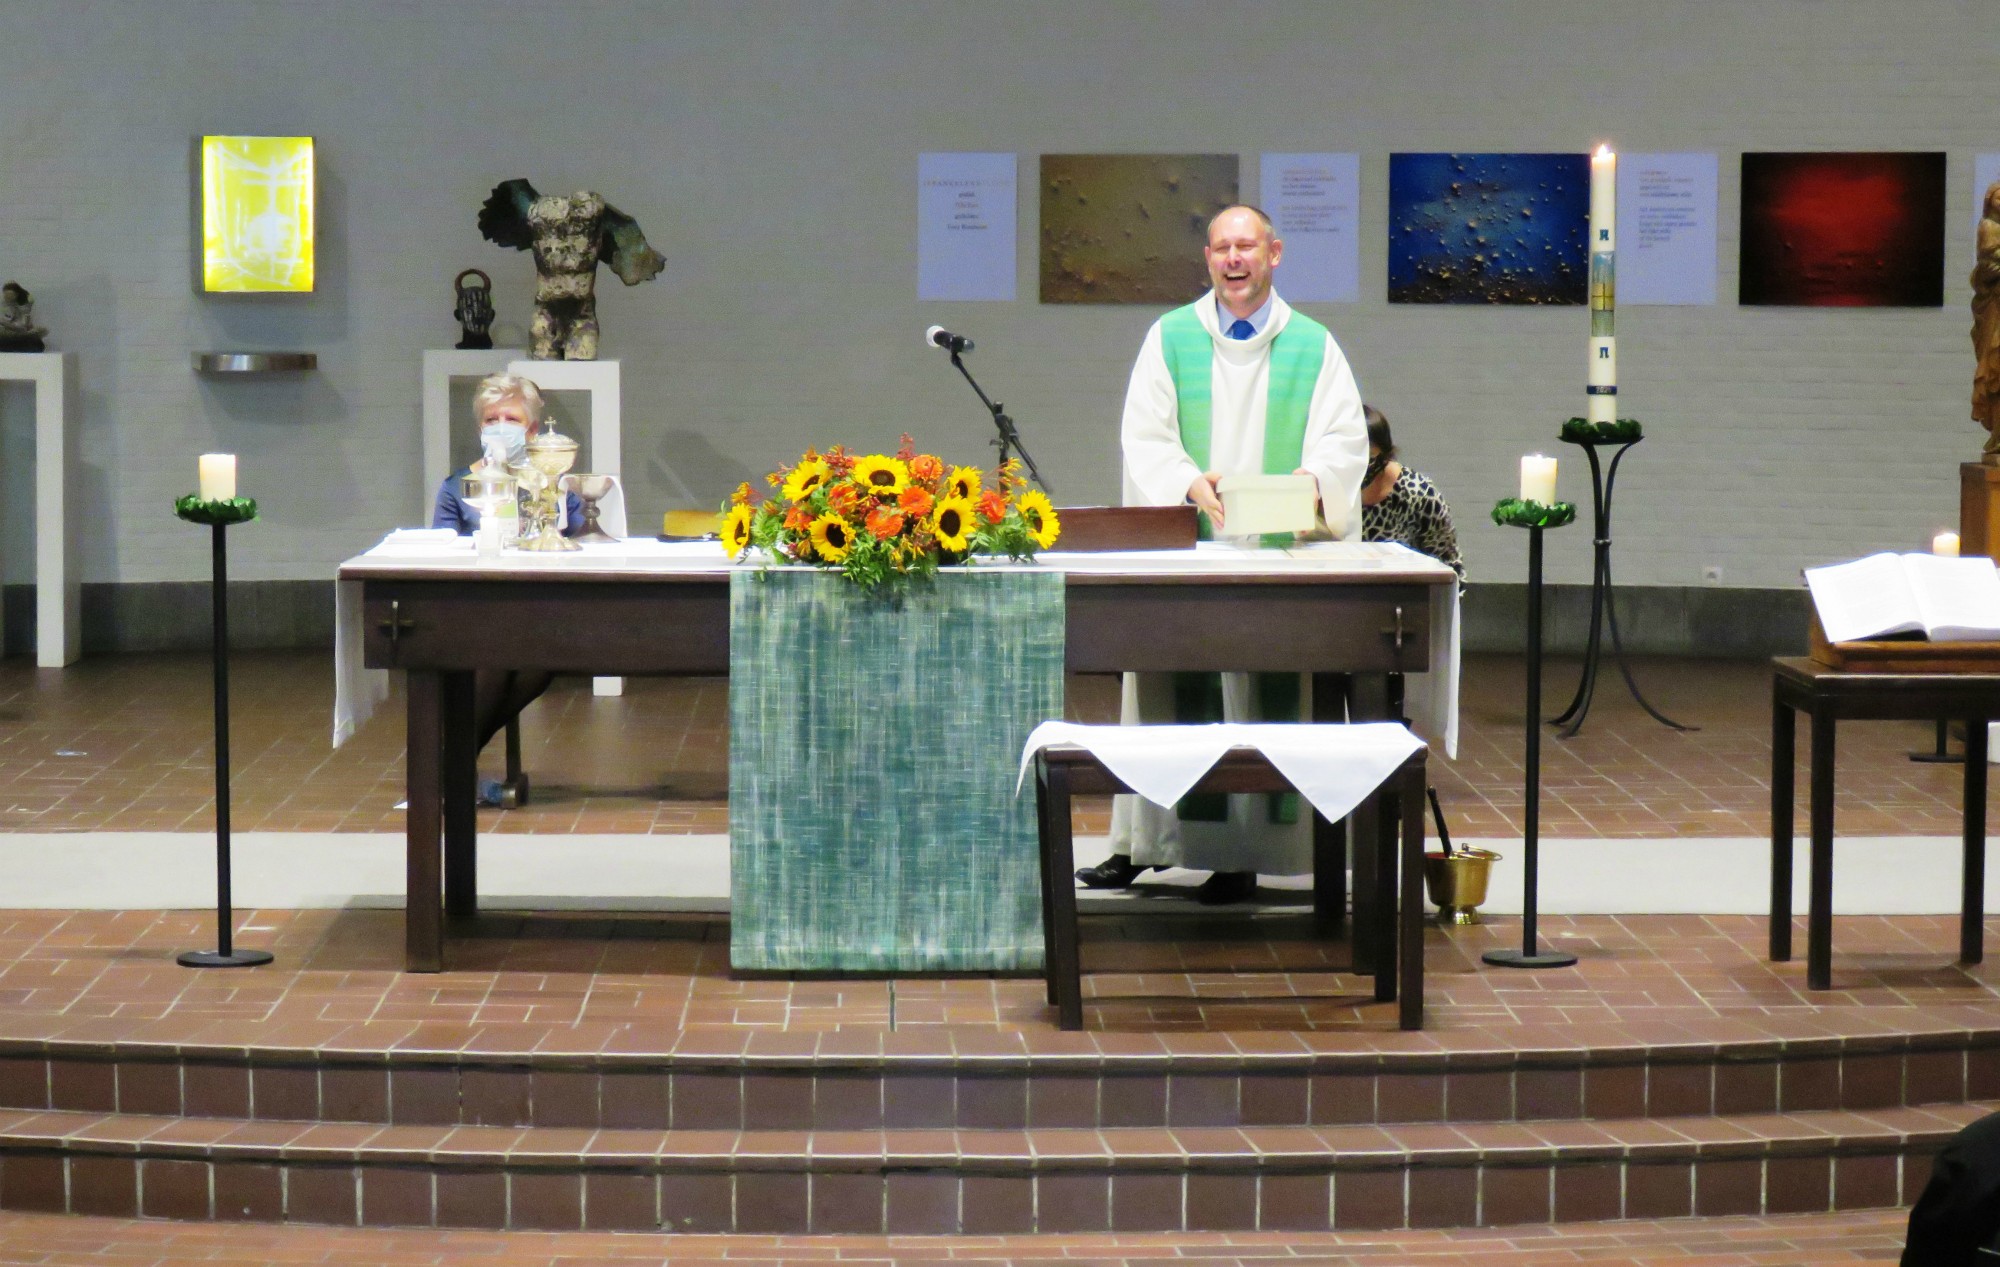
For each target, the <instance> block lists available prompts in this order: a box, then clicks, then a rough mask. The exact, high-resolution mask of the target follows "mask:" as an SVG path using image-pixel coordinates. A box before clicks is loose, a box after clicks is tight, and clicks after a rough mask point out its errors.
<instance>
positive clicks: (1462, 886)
mask: <svg viewBox="0 0 2000 1267" xmlns="http://www.w3.org/2000/svg"><path fill="white" fill-rule="evenodd" d="M1499 857H1500V855H1499V854H1497V853H1494V852H1493V851H1492V850H1490V849H1468V848H1464V847H1460V848H1458V849H1455V850H1453V851H1452V852H1451V853H1450V854H1448V855H1447V854H1442V853H1427V854H1425V855H1424V888H1425V889H1426V890H1428V891H1429V893H1430V895H1431V904H1432V905H1434V906H1436V907H1437V908H1438V923H1440V924H1477V923H1478V922H1479V911H1478V909H1477V908H1478V906H1479V904H1480V903H1481V902H1484V901H1485V900H1486V880H1487V877H1488V876H1490V875H1491V874H1492V873H1493V864H1494V862H1495V861H1497V860H1498V859H1499Z"/></svg>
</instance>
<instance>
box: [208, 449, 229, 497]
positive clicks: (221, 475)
mask: <svg viewBox="0 0 2000 1267" xmlns="http://www.w3.org/2000/svg"><path fill="white" fill-rule="evenodd" d="M234 496H236V455H235V454H234V453H204V454H202V455H201V499H202V500H203V501H205V502H226V501H228V500H229V499H230V498H232V497H234Z"/></svg>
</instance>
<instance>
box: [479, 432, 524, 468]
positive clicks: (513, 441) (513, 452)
mask: <svg viewBox="0 0 2000 1267" xmlns="http://www.w3.org/2000/svg"><path fill="white" fill-rule="evenodd" d="M496 440H497V441H499V442H500V443H501V444H502V445H504V446H505V447H506V452H507V465H509V466H519V465H521V463H523V462H525V461H527V460H528V429H527V428H526V427H524V426H522V425H521V424H520V423H518V422H489V423H487V424H486V425H485V426H484V427H481V428H480V429H479V445H480V447H481V448H482V449H489V450H490V449H491V448H492V447H493V443H494V441H496Z"/></svg>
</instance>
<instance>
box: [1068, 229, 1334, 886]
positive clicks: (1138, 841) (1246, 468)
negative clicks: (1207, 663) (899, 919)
mask: <svg viewBox="0 0 2000 1267" xmlns="http://www.w3.org/2000/svg"><path fill="white" fill-rule="evenodd" d="M1203 255H1204V257H1205V258H1206V260H1207V263H1208V276H1209V280H1210V282H1211V283H1212V285H1213V289H1211V290H1210V291H1209V292H1208V293H1207V294H1204V295H1203V296H1202V297H1201V298H1199V299H1197V300H1195V301H1194V302H1193V303H1191V304H1189V305H1188V306H1186V307H1184V308H1176V309H1174V310H1173V311H1172V312H1169V313H1168V314H1167V315H1166V316H1164V317H1161V318H1160V319H1159V320H1158V321H1157V322H1155V323H1153V327H1152V329H1150V330H1148V331H1147V332H1146V341H1145V342H1144V343H1143V344H1142V345H1141V346H1140V348H1139V359H1138V362H1137V364H1135V365H1134V366H1133V367H1132V381H1131V385H1130V386H1129V387H1128V388H1127V389H1126V393H1125V418H1124V423H1123V427H1122V430H1121V438H1122V448H1123V451H1124V464H1125V494H1124V498H1125V504H1126V505H1128V506H1174V505H1181V504H1183V503H1189V502H1191V503H1193V504H1194V506H1195V507H1196V509H1197V510H1199V511H1200V512H1201V514H1202V520H1203V535H1205V536H1210V535H1212V536H1214V537H1216V538H1218V539H1221V540H1225V541H1226V540H1230V537H1229V525H1228V523H1227V522H1226V520H1225V518H1224V515H1223V508H1222V500H1221V498H1220V496H1219V494H1218V493H1217V491H1216V482H1217V481H1218V480H1219V479H1221V478H1222V477H1223V476H1225V475H1239V474H1257V475H1264V474H1285V473H1297V474H1305V475H1310V476H1312V477H1313V479H1314V480H1315V481H1316V483H1317V484H1318V486H1319V490H1318V491H1319V505H1320V512H1321V514H1322V515H1323V516H1324V518H1325V521H1326V528H1327V531H1328V532H1329V533H1330V534H1331V535H1333V536H1335V537H1340V538H1349V539H1355V540H1358V539H1359V538H1360V535H1361V503H1360V495H1361V474H1362V471H1363V469H1364V468H1365V467H1366V466H1367V464H1368V426H1367V421H1366V419H1365V418H1364V417H1363V415H1362V410H1361V394H1360V391H1359V390H1358V389H1357V388H1356V386H1355V383H1354V373H1353V371H1352V370H1350V369H1349V368H1348V365H1347V358H1346V357H1345V356H1344V355H1342V353H1341V351H1340V345H1339V344H1337V343H1335V342H1334V340H1333V336H1332V335H1331V334H1329V333H1327V329H1326V327H1325V326H1323V325H1321V324H1320V323H1319V322H1317V321H1314V320H1313V319H1312V318H1311V317H1308V316H1306V315H1305V314H1304V313H1300V312H1296V311H1294V310H1293V309H1292V307H1291V305H1289V304H1287V303H1286V302H1285V301H1284V300H1283V299H1281V298H1279V297H1278V295H1277V293H1276V292H1275V291H1274V290H1273V289H1272V286H1271V276H1272V273H1273V272H1274V271H1275V270H1276V269H1277V267H1278V263H1279V261H1280V260H1281V259H1282V258H1283V256H1284V243H1283V242H1281V241H1279V239H1278V238H1277V236H1276V235H1275V234H1274V233H1273V232H1272V228H1271V221H1270V218H1269V217H1267V216H1266V215H1265V214H1264V213H1263V212H1261V211H1259V210H1257V209H1256V208H1255V207H1249V206H1235V207H1229V208H1226V209H1224V210H1223V211H1222V212H1221V213H1219V214H1218V215H1217V216H1216V217H1215V218H1214V219H1213V220H1211V221H1210V222H1209V226H1208V244H1207V246H1206V248H1205V249H1204V251H1203ZM1244 544H1255V542H1254V539H1247V540H1245V541H1244ZM1302 694H1303V692H1302V690H1301V679H1300V677H1299V675H1296V674H1255V675H1252V674H1243V673H1231V674H1221V675H1217V674H1152V673H1148V674H1132V673H1128V674H1126V675H1125V683H1124V701H1123V714H1124V720H1125V721H1126V722H1127V723H1128V724H1130V723H1134V722H1138V721H1153V722H1164V721H1220V720H1232V721H1239V720H1240V721H1248V720H1264V721H1298V720H1301V719H1303V717H1304V706H1303V704H1302ZM1311 822H1312V819H1311V811H1310V809H1305V810H1301V808H1300V807H1299V804H1298V799H1297V797H1295V796H1278V797H1271V796H1227V797H1223V796H1214V797H1204V796H1190V797H1188V798H1186V799H1184V800H1183V801H1182V802H1181V803H1180V804H1179V805H1178V806H1176V807H1175V808H1174V809H1163V808H1162V807H1160V806H1157V805H1154V804H1152V803H1151V802H1148V801H1144V800H1142V799H1140V798H1139V797H1136V796H1121V797H1119V798H1117V801H1116V803H1115V804H1114V807H1113V811H1112V821H1111V844H1112V850H1113V852H1112V855H1111V857H1110V858H1109V859H1107V860H1106V861H1104V862H1102V863H1099V864H1098V865H1097V866H1094V867H1085V868H1083V869H1082V870H1080V871H1078V872H1077V879H1078V880H1080V881H1081V882H1082V883H1083V884H1085V885H1087V886H1089V887H1091V888H1124V887H1125V886H1127V885H1129V884H1131V883H1132V881H1133V880H1134V879H1135V878H1137V877H1138V876H1139V875H1140V874H1141V873H1142V872H1143V871H1144V870H1145V869H1146V868H1148V867H1166V866H1181V867H1190V868H1194V869H1197V870H1203V871H1210V872H1213V873H1214V874H1212V875H1210V876H1209V878H1208V879H1207V880H1206V881H1205V882H1204V883H1203V884H1202V886H1201V888H1200V889H1199V890H1198V891H1197V896H1198V898H1199V899H1200V900H1201V901H1203V902H1206V903H1210V904H1223V903H1229V902H1239V901H1243V900H1245V899H1247V898H1249V897H1250V896H1251V895H1252V894H1253V893H1254V892H1255V891H1256V886H1257V875H1258V874H1259V873H1262V874H1266V875H1298V874H1302V873H1305V872H1309V871H1311V870H1312V826H1311Z"/></svg>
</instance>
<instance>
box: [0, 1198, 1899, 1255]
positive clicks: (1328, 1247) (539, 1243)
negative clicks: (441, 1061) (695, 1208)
mask: <svg viewBox="0 0 2000 1267" xmlns="http://www.w3.org/2000/svg"><path fill="white" fill-rule="evenodd" d="M1906 1218H1907V1216H1906V1215H1905V1214H1904V1213H1903V1212H1902V1211H1900V1210H1869V1211H1863V1212H1859V1213H1851V1214H1819V1215H1810V1216H1788V1217H1775V1218H1709V1219H1667V1220H1661V1221H1657V1222H1636V1221H1635V1222H1622V1223H1569V1224H1556V1225H1553V1226H1528V1227H1510V1228H1504V1229H1499V1230H1487V1231H1442V1232H1407V1231H1406V1232H1345V1233H1324V1232H1322V1233H1303V1232H1300V1233H1270V1232H1262V1233H1258V1232H1243V1233H1234V1234H1231V1233H1185V1232H1183V1233H1170V1234H1169V1233H1162V1234H1137V1233H1124V1234H1095V1235H1075V1236H1048V1235H1044V1236H992V1237H963V1236H954V1237H921V1236H908V1237H873V1236H871V1237H862V1236H854V1237H833V1236H802V1237H758V1236H692V1235H685V1236H657V1235H636V1234H610V1233H564V1234H554V1233H532V1232H525V1233H524V1232H511V1233H497V1232H474V1231H449V1232H447V1231H387V1230H375V1229H359V1228H320V1227H282V1226H260V1225H244V1224H185V1223H168V1222H144V1221H136V1220H130V1219H110V1218H77V1217H70V1216H64V1215H47V1214H14V1213H0V1263H5V1264H10V1265H11V1264H51V1263H79V1264H80V1263H86V1262H88V1263H115V1264H117V1265H118V1267H194V1265H195V1264H203V1265H220V1267H237V1265H241V1267H251V1265H252V1264H269V1263H285V1264H294V1265H298V1267H306V1265H309V1264H319V1263H326V1264H339V1265H340V1267H418V1265H420V1264H441V1265H450V1264H470V1263H476V1264H479V1265H480V1267H574V1265H578V1264H583V1263H593V1264H614V1263H661V1262H672V1261H676V1260H678V1261H696V1260H714V1259H727V1260H729V1261H731V1262H740V1263H751V1264H760V1263H781V1262H828V1261H834V1260H838V1261H840V1262H843V1263H871V1262H947V1261H948V1262H968V1263H991V1264H1001V1263H1053V1262H1063V1263H1075V1262H1091V1263H1106V1264H1135V1265H1136V1264H1141V1263H1157V1262H1163V1261H1167V1260H1189V1259H1193V1260H1199V1261H1201V1262H1204V1263H1214V1264H1218V1265H1220V1264H1233V1263H1246V1262H1269V1261H1273V1260H1289V1261H1294V1262H1298V1261H1310V1262H1313V1263H1319V1264H1326V1265H1327V1267H1345V1265H1348V1264H1355V1265H1360V1264H1370V1265H1375V1264H1400V1263H1422V1264H1426V1265H1427V1267H1543V1265H1545V1264H1552V1263H1578V1264H1592V1265H1593V1267H1615V1265H1616V1264H1635V1265H1639V1264H1644V1265H1647V1267H1668V1265H1669V1264H1671V1265H1672V1267H1766V1265H1768V1267H1800V1265H1801V1264H1806V1263H1813V1264H1818V1263H1893V1262H1895V1261H1896V1259H1897V1256H1898V1254H1899V1253H1900V1251H1901V1248H1902V1243H1903V1228H1904V1223H1905V1221H1906Z"/></svg>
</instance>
